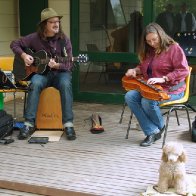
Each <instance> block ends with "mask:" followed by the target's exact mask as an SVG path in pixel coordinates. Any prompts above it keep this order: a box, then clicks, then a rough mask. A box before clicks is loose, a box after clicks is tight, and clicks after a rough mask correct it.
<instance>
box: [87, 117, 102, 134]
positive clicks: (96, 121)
mask: <svg viewBox="0 0 196 196" xmlns="http://www.w3.org/2000/svg"><path fill="white" fill-rule="evenodd" d="M91 121H92V127H91V129H90V131H91V133H93V134H99V133H102V132H104V128H103V126H102V119H101V117H100V116H99V115H98V114H97V113H93V114H92V116H91Z"/></svg>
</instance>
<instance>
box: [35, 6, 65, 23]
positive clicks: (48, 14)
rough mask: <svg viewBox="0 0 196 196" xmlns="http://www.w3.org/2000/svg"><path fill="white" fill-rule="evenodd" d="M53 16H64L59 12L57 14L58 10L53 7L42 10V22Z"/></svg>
mask: <svg viewBox="0 0 196 196" xmlns="http://www.w3.org/2000/svg"><path fill="white" fill-rule="evenodd" d="M53 17H59V18H60V19H61V18H62V17H63V16H60V15H59V14H57V12H56V11H54V10H53V9H52V8H46V9H44V10H42V12H41V21H40V23H42V22H43V21H45V20H48V19H49V18H53ZM40 23H39V24H40Z"/></svg>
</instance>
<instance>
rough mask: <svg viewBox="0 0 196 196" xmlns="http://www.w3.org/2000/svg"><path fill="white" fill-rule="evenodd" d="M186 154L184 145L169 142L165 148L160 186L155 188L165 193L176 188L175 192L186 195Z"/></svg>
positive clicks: (160, 170) (160, 169)
mask: <svg viewBox="0 0 196 196" xmlns="http://www.w3.org/2000/svg"><path fill="white" fill-rule="evenodd" d="M185 161H186V154H185V151H184V148H183V146H182V144H179V143H177V142H169V143H167V144H166V145H165V146H164V147H163V152H162V162H161V165H160V168H159V181H158V185H157V186H156V187H154V188H155V189H156V190H157V191H158V192H160V193H164V192H166V191H167V190H168V188H175V192H176V193H177V194H180V195H186V185H187V184H186V170H185Z"/></svg>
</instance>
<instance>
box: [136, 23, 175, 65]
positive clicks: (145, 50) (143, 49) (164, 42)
mask: <svg viewBox="0 0 196 196" xmlns="http://www.w3.org/2000/svg"><path fill="white" fill-rule="evenodd" d="M149 33H156V34H157V35H158V36H159V40H160V48H159V54H160V53H161V52H162V51H166V50H167V49H168V47H169V46H170V45H171V44H175V43H176V42H175V41H174V40H173V39H172V38H171V37H170V36H169V35H167V34H166V33H165V31H164V30H163V29H162V27H161V26H160V25H158V24H157V23H154V22H153V23H150V24H148V25H147V26H146V27H145V29H144V30H143V33H142V36H141V43H140V47H139V52H138V57H139V59H140V61H141V62H142V61H143V60H144V59H145V58H146V57H147V56H148V55H149V54H150V53H151V52H152V50H154V49H153V48H152V47H151V46H150V45H148V44H147V42H146V36H147V35H148V34H149Z"/></svg>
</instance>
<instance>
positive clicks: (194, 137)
mask: <svg viewBox="0 0 196 196" xmlns="http://www.w3.org/2000/svg"><path fill="white" fill-rule="evenodd" d="M191 138H192V141H193V142H196V116H195V120H194V121H193V123H192V136H191Z"/></svg>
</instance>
